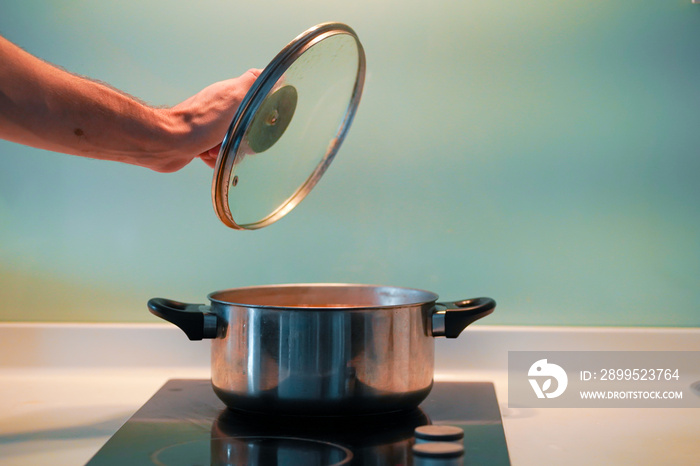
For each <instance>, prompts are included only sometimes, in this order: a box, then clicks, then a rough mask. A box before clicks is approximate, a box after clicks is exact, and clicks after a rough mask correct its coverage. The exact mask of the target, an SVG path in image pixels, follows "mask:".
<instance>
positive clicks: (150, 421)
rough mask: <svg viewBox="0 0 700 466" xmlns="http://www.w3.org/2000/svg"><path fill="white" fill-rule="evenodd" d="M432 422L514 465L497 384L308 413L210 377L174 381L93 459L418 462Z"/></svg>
mask: <svg viewBox="0 0 700 466" xmlns="http://www.w3.org/2000/svg"><path fill="white" fill-rule="evenodd" d="M427 424H437V425H451V426H456V427H459V428H460V429H462V430H463V431H464V439H463V441H462V443H463V446H464V454H463V456H462V457H460V458H459V460H458V462H459V463H460V464H465V465H466V464H469V465H472V464H484V465H494V466H498V465H509V464H510V459H509V456H508V448H507V445H506V439H505V434H504V431H503V424H502V422H501V414H500V410H499V408H498V401H497V399H496V393H495V390H494V386H493V384H492V383H490V382H436V383H435V384H434V386H433V389H432V391H431V392H430V395H429V396H428V398H426V400H425V401H423V403H421V405H420V406H419V407H418V408H416V409H414V410H410V411H404V412H400V413H390V414H382V415H370V416H354V417H313V418H306V417H298V416H269V415H260V414H254V413H247V412H241V411H234V410H231V409H228V408H226V407H225V405H224V404H223V402H221V401H220V400H219V399H218V398H217V397H216V395H215V394H214V392H213V390H212V388H211V382H210V381H209V380H199V379H173V380H169V381H168V382H167V383H166V384H165V385H163V387H161V388H160V390H158V392H156V394H155V395H153V397H152V398H151V399H150V400H148V402H146V404H145V405H144V406H143V407H141V408H140V409H139V410H138V411H137V412H136V413H135V414H134V415H133V416H132V417H131V418H130V419H129V420H128V421H127V422H126V423H125V424H124V425H123V426H122V427H121V428H120V429H119V430H118V431H117V432H116V433H115V434H114V436H113V437H112V438H110V439H109V440H108V441H107V443H106V444H105V445H104V446H103V447H102V448H101V449H100V450H99V451H98V452H97V454H96V455H95V456H94V457H93V458H92V459H91V460H90V461H89V463H88V465H90V466H100V465H103V466H105V465H151V464H155V465H187V466H194V465H250V466H253V465H261V466H277V465H280V466H281V465H285V466H292V465H300V466H301V465H303V466H314V465H318V466H327V465H356V464H368V465H414V464H417V463H418V462H419V461H418V460H417V459H416V458H414V454H413V452H412V447H413V444H414V443H415V438H414V430H415V428H416V427H418V426H422V425H427ZM431 464H432V463H431ZM435 464H441V463H439V462H438V463H435ZM446 464H448V463H446ZM449 464H455V463H449Z"/></svg>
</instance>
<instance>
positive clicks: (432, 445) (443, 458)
mask: <svg viewBox="0 0 700 466" xmlns="http://www.w3.org/2000/svg"><path fill="white" fill-rule="evenodd" d="M463 460H464V447H463V446H462V445H458V444H456V443H453V442H427V443H417V444H415V445H413V464H414V466H462V465H463V463H464V461H463Z"/></svg>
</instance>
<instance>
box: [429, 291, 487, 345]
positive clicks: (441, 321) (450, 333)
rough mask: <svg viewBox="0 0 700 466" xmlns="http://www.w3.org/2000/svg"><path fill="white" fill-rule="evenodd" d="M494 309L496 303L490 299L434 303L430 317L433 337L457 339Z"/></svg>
mask: <svg viewBox="0 0 700 466" xmlns="http://www.w3.org/2000/svg"><path fill="white" fill-rule="evenodd" d="M494 309H496V301H494V300H493V299H491V298H473V299H465V300H462V301H453V302H447V303H435V312H434V313H433V317H432V324H433V336H434V337H447V338H457V337H458V336H459V334H460V333H462V330H464V329H465V328H467V326H468V325H469V324H471V323H472V322H474V321H476V320H479V319H481V318H482V317H486V316H487V315H489V314H491V313H492V312H493V310H494Z"/></svg>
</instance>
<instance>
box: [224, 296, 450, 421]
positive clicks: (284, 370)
mask: <svg viewBox="0 0 700 466" xmlns="http://www.w3.org/2000/svg"><path fill="white" fill-rule="evenodd" d="M261 288H266V287H256V288H255V289H238V290H230V291H225V292H221V293H214V294H212V295H211V296H210V299H211V301H212V305H211V311H212V313H213V314H215V315H216V316H217V318H219V319H220V321H222V322H225V325H224V326H222V327H221V328H220V333H219V335H218V338H216V339H215V340H213V341H212V385H213V387H214V390H215V391H216V393H217V395H218V396H219V397H220V398H221V399H222V400H223V401H224V402H225V403H226V404H227V405H228V406H231V407H237V408H240V409H244V410H251V411H266V412H284V413H289V414H303V415H309V414H327V413H333V414H335V415H342V414H361V413H376V412H385V411H396V410H401V409H406V408H410V407H414V406H416V405H418V404H419V403H420V402H421V401H422V400H423V399H424V398H425V397H426V396H427V395H428V393H429V392H430V389H431V387H432V381H433V366H434V341H433V337H432V335H431V330H430V318H431V315H432V312H433V307H434V302H435V300H436V298H437V296H436V295H434V294H432V293H429V292H422V291H417V290H405V289H396V288H386V287H369V286H356V287H352V286H351V287H348V286H324V287H319V286H311V285H308V286H304V285H299V286H286V287H271V289H265V290H262V291H263V295H261V296H260V298H261V300H260V301H257V299H256V298H255V297H253V296H252V295H257V294H259V293H260V292H261ZM251 301H252V302H260V303H266V305H264V306H256V305H250V304H248V305H240V304H232V303H233V302H247V303H250V302H251ZM350 303H352V304H350ZM401 303H404V304H401ZM406 303H408V304H406ZM271 305H273V307H271Z"/></svg>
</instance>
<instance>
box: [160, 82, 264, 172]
mask: <svg viewBox="0 0 700 466" xmlns="http://www.w3.org/2000/svg"><path fill="white" fill-rule="evenodd" d="M261 72H262V70H259V69H251V70H248V71H246V72H245V73H244V74H243V75H241V76H239V77H238V78H233V79H228V80H226V81H220V82H217V83H214V84H212V85H210V86H208V87H206V88H204V89H203V90H201V91H200V92H198V93H197V94H195V95H193V96H192V97H190V98H189V99H187V100H185V101H183V102H182V103H180V104H178V105H176V106H174V107H172V108H170V109H164V111H166V112H168V114H169V115H170V117H171V118H172V120H173V122H174V125H173V127H174V133H175V134H176V137H175V138H174V139H173V142H174V143H175V144H177V145H178V146H179V147H173V151H172V152H171V153H170V154H171V155H169V156H168V157H164V158H163V159H161V163H159V165H158V166H157V167H151V168H153V169H154V170H156V171H161V172H172V171H176V170H179V169H180V168H182V167H184V166H185V165H187V164H188V163H189V162H190V161H191V160H192V159H194V158H196V157H199V158H201V159H202V160H203V161H204V163H206V164H207V165H209V166H210V167H212V168H213V167H214V165H215V164H216V159H217V157H218V155H219V150H220V148H221V142H222V140H223V138H224V135H225V134H226V131H227V130H228V127H229V125H230V124H231V120H232V119H233V115H234V114H235V112H236V110H237V109H238V106H239V105H240V104H241V101H242V100H243V98H244V97H245V95H246V93H247V92H248V89H250V87H251V86H252V85H253V83H254V82H255V80H256V79H257V78H258V76H259V75H260V73H261Z"/></svg>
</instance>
